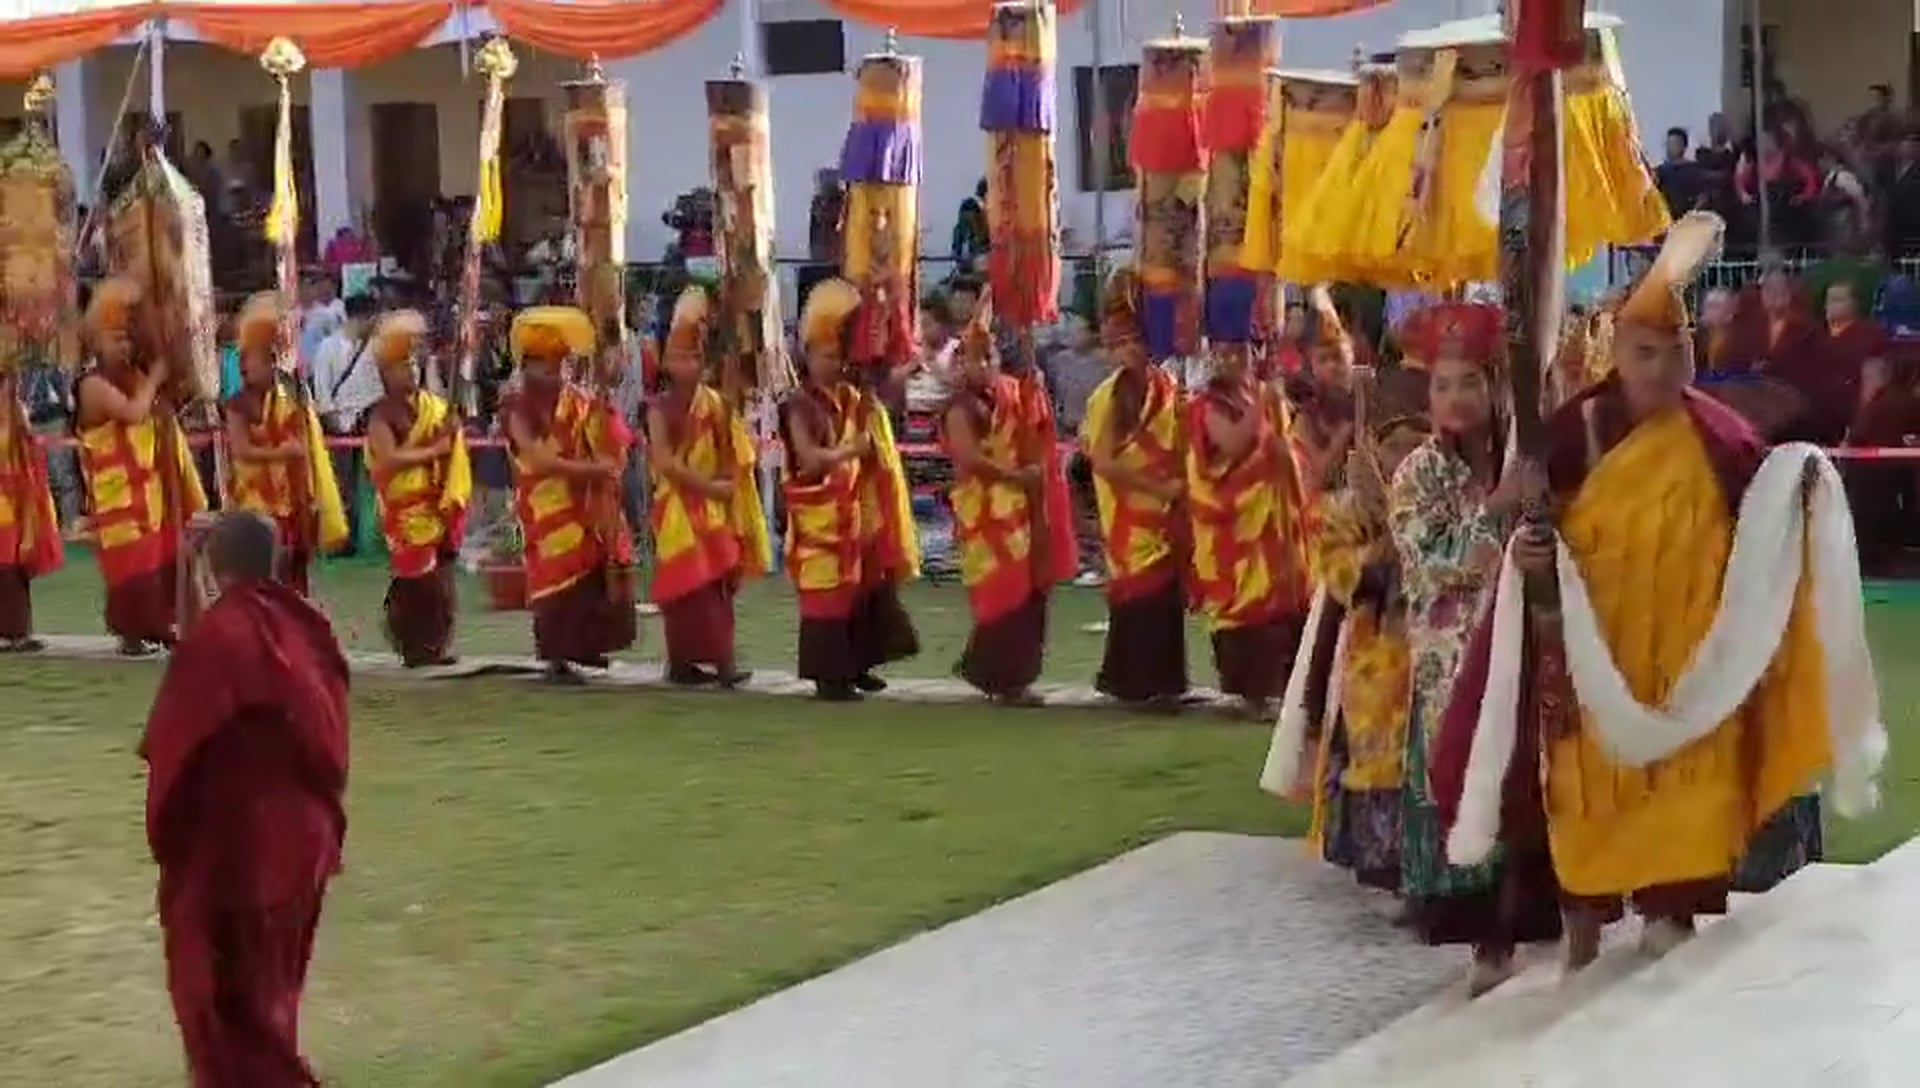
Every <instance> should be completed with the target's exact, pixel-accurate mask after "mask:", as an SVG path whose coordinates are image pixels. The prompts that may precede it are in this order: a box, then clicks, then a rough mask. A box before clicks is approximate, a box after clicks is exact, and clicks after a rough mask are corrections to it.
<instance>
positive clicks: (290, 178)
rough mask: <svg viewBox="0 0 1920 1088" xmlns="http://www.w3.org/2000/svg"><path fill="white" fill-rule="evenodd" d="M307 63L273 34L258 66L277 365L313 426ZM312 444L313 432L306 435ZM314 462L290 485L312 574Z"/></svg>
mask: <svg viewBox="0 0 1920 1088" xmlns="http://www.w3.org/2000/svg"><path fill="white" fill-rule="evenodd" d="M306 66H307V58H306V55H305V54H303V53H301V52H300V47H299V46H297V45H295V44H293V42H292V41H290V40H288V39H286V38H275V39H273V40H272V41H270V42H268V43H267V48H266V51H265V52H263V53H261V54H260V67H261V68H263V69H265V70H266V73H267V74H268V75H270V76H272V77H273V81H274V83H275V84H276V85H277V86H278V90H279V95H280V99H279V103H280V110H279V118H278V120H277V122H276V124H275V127H274V133H273V200H272V203H271V204H269V205H268V207H267V221H266V233H267V242H268V244H270V245H272V246H273V256H274V286H275V287H276V288H277V289H278V291H279V294H280V345H281V348H282V354H281V356H280V358H279V359H277V360H275V363H276V369H277V370H279V371H280V372H281V373H283V374H286V375H288V376H290V377H291V378H292V380H293V399H294V406H295V411H296V412H298V413H299V416H300V420H301V426H302V428H303V429H305V428H310V427H313V426H315V425H316V424H315V422H314V420H313V416H312V413H311V412H310V410H309V408H310V401H309V398H308V396H307V377H306V366H305V360H303V359H301V358H300V351H299V344H300V311H299V307H300V253H299V247H298V243H299V239H300V193H299V190H298V188H297V187H296V186H297V184H298V183H297V181H296V179H295V177H294V173H293V86H292V82H291V81H292V79H293V77H294V76H295V75H296V74H298V73H299V72H300V71H302V70H303V69H305V68H306ZM215 433H216V436H217V437H216V438H215V439H214V447H213V448H214V457H215V462H214V475H215V476H216V477H218V478H219V485H220V491H221V494H222V495H223V496H224V495H225V493H226V483H227V464H226V462H227V429H226V428H225V427H221V428H219V429H218V430H217V431H216V432H215ZM306 442H307V445H308V446H309V447H311V446H312V445H313V435H312V434H310V433H309V434H308V435H307V436H306ZM322 448H324V447H322ZM313 470H314V468H313V466H312V465H304V466H302V465H289V466H288V468H287V485H288V491H289V492H290V494H289V496H288V500H289V503H290V504H291V505H292V507H293V511H292V512H293V526H294V527H293V535H294V539H293V540H291V541H289V542H288V545H289V547H291V548H293V549H294V550H296V551H302V550H304V551H306V552H307V553H308V554H309V555H311V556H312V561H311V562H310V563H309V567H310V568H311V576H317V575H318V574H319V569H320V562H319V559H320V556H319V547H318V544H319V541H320V525H319V517H318V513H317V511H316V509H315V507H314V496H313Z"/></svg>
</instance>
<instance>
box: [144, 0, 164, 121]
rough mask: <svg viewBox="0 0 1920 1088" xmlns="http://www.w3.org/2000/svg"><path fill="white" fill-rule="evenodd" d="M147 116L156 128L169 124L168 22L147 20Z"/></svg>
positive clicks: (162, 19) (158, 19)
mask: <svg viewBox="0 0 1920 1088" xmlns="http://www.w3.org/2000/svg"><path fill="white" fill-rule="evenodd" d="M147 48H148V51H149V52H150V53H152V56H150V57H149V58H147V116H148V117H150V118H151V119H152V120H151V122H150V123H151V124H152V125H153V126H154V127H159V128H164V126H165V125H166V123H167V20H166V18H165V17H164V16H162V17H160V18H156V19H149V20H147Z"/></svg>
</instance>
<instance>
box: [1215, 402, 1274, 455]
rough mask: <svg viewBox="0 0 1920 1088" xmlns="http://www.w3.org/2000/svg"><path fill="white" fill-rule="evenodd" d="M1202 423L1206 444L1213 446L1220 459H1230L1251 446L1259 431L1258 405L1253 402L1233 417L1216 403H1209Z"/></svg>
mask: <svg viewBox="0 0 1920 1088" xmlns="http://www.w3.org/2000/svg"><path fill="white" fill-rule="evenodd" d="M1203 423H1204V425H1205V427H1206V430H1207V444H1208V445H1209V446H1211V447H1213V450H1214V452H1215V453H1216V454H1218V455H1219V458H1220V460H1223V461H1232V460H1235V459H1236V458H1238V457H1240V456H1241V455H1242V454H1245V453H1246V452H1247V451H1248V450H1249V449H1252V448H1253V440H1254V437H1255V436H1256V435H1258V434H1259V433H1260V405H1259V404H1257V403H1256V404H1255V405H1254V406H1252V407H1251V408H1249V409H1247V410H1246V411H1244V412H1242V413H1240V417H1239V418H1238V419H1235V418H1233V417H1231V416H1229V415H1227V413H1226V412H1225V411H1224V410H1223V409H1221V408H1220V407H1219V406H1218V405H1209V406H1208V407H1207V411H1206V414H1205V416H1204V417H1203Z"/></svg>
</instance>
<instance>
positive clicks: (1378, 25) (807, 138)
mask: <svg viewBox="0 0 1920 1088" xmlns="http://www.w3.org/2000/svg"><path fill="white" fill-rule="evenodd" d="M748 2H749V0H728V4H727V10H726V11H725V12H723V13H722V14H721V15H720V16H719V17H717V18H715V19H714V20H712V21H711V22H709V23H708V24H707V25H705V26H703V27H701V28H700V29H698V30H696V31H695V32H693V33H692V34H690V35H688V36H687V37H686V38H684V39H682V40H681V41H679V42H677V43H675V44H674V45H673V46H671V47H669V48H667V49H664V50H661V51H659V52H656V53H651V54H647V55H645V56H640V57H633V58H627V59H624V60H616V61H609V62H608V63H607V65H606V67H607V72H608V75H609V76H610V77H611V78H616V79H622V80H625V81H626V83H627V95H628V102H629V110H630V116H629V126H630V138H629V144H628V146H629V149H630V155H631V163H630V171H631V176H630V179H629V199H630V208H629V218H628V223H629V227H628V252H629V255H630V257H631V258H632V259H636V260H645V259H649V258H652V257H656V256H658V255H659V254H660V252H661V251H662V249H663V248H664V247H665V245H666V242H667V238H668V232H667V230H666V228H665V227H664V226H663V225H662V224H661V222H660V213H661V212H662V211H664V210H665V209H666V207H667V206H668V204H669V202H670V201H671V200H672V198H673V197H674V196H675V195H676V194H678V193H680V192H683V191H685V190H687V189H689V188H692V187H693V186H696V185H699V184H702V183H704V182H705V181H706V178H707V161H706V143H707V129H706V113H705V102H704V97H703V90H702V84H703V83H704V81H705V80H707V79H710V78H715V77H719V76H722V75H724V74H725V73H726V71H727V68H728V65H729V64H730V63H731V61H732V60H733V57H734V55H735V54H736V53H738V52H741V51H742V46H743V41H742V37H743V29H744V27H745V25H746V24H745V11H746V5H747V3H748ZM1743 2H1744V0H1723V2H1721V3H1709V2H1706V0H1697V2H1675V0H1594V2H1593V3H1592V4H1591V6H1592V7H1593V8H1595V9H1598V10H1604V11H1610V12H1612V13H1614V14H1617V15H1619V16H1621V17H1622V18H1623V19H1625V20H1626V23H1627V26H1626V29H1625V31H1624V32H1623V44H1624V50H1625V57H1626V66H1627V76H1628V81H1629V85H1630V87H1631V90H1632V94H1633V100H1634V105H1635V107H1636V112H1637V113H1638V115H1639V119H1640V125H1641V134H1642V137H1643V139H1645V140H1646V141H1647V143H1648V145H1649V147H1656V146H1657V145H1658V143H1659V140H1660V134H1661V133H1663V132H1664V131H1665V130H1666V128H1667V127H1669V126H1671V125H1685V126H1687V127H1689V128H1691V129H1693V130H1695V131H1698V130H1700V129H1701V128H1702V127H1703V126H1704V122H1705V115H1706V113H1708V112H1710V111H1711V110H1712V109H1713V108H1714V107H1715V105H1716V104H1718V103H1719V102H1720V101H1721V99H1722V96H1723V87H1724V82H1725V78H1724V73H1723V69H1722V67H1721V65H1719V64H1717V63H1715V62H1714V60H1713V58H1720V57H1723V56H1724V55H1725V54H1726V53H1727V51H1728V50H1727V45H1728V43H1727V41H1726V34H1727V28H1728V24H1729V20H1728V15H1727V8H1726V4H1727V3H1743ZM1875 2H1882V0H1875ZM1095 6H1097V7H1099V8H1100V9H1101V10H1102V15H1103V17H1104V18H1105V20H1106V22H1105V26H1104V28H1103V30H1104V38H1105V41H1104V46H1105V51H1106V62H1107V63H1109V64H1116V63H1130V62H1133V61H1136V60H1137V59H1138V57H1139V53H1140V46H1141V44H1142V43H1143V42H1144V41H1146V40H1148V39H1151V38H1155V37H1160V36H1163V35H1165V34H1166V33H1167V32H1168V31H1169V30H1170V28H1171V25H1172V18H1173V13H1174V12H1175V11H1176V10H1178V11H1180V13H1181V14H1182V15H1183V17H1184V19H1185V22H1186V26H1187V29H1188V32H1189V33H1195V34H1198V33H1204V31H1205V28H1206V24H1207V21H1208V20H1209V19H1210V18H1211V13H1212V11H1213V10H1214V7H1215V3H1214V0H1131V2H1124V3H1123V2H1120V0H1100V2H1099V3H1097V4H1095V3H1094V2H1092V0H1089V3H1087V4H1086V5H1085V7H1084V8H1083V10H1082V13H1081V14H1079V15H1076V16H1074V17H1072V18H1069V19H1066V20H1063V23H1062V25H1061V27H1060V42H1059V79H1058V84H1057V86H1058V92H1059V94H1060V102H1059V109H1058V116H1059V119H1060V125H1061V129H1060V131H1059V133H1058V135H1057V139H1058V140H1059V148H1060V157H1059V161H1060V168H1061V172H1060V190H1061V201H1062V215H1063V225H1064V226H1065V228H1066V229H1067V230H1068V231H1069V232H1070V233H1071V236H1072V239H1073V241H1074V242H1075V243H1076V248H1085V247H1086V246H1088V245H1090V244H1091V242H1092V239H1093V223H1094V203H1095V198H1094V197H1093V196H1092V195H1091V194H1086V193H1082V192H1080V185H1079V178H1078V176H1077V171H1078V164H1077V158H1076V156H1075V154H1074V147H1075V141H1076V139H1077V133H1076V131H1075V129H1074V123H1075V121H1074V118H1075V114H1074V101H1073V74H1072V72H1073V69H1074V68H1075V67H1076V66H1081V65H1090V64H1091V63H1092V62H1093V22H1092V16H1091V14H1090V13H1089V11H1088V10H1087V9H1091V8H1093V7H1095ZM1492 7H1493V4H1492V3H1491V2H1490V0H1395V2H1393V3H1389V4H1386V5H1383V6H1380V7H1377V8H1373V9H1370V10H1367V11H1363V12H1358V13H1354V14H1350V15H1342V16H1335V17H1332V18H1327V19H1296V20H1285V21H1283V23H1282V26H1281V57H1282V63H1283V64H1285V65H1287V66H1291V67H1306V68H1338V67H1345V66H1346V64H1347V63H1348V61H1349V59H1350V57H1351V55H1352V53H1353V50H1354V48H1355V47H1356V46H1359V47H1362V48H1365V49H1368V50H1384V49H1387V48H1390V47H1391V45H1392V43H1393V41H1394V39H1395V38H1397V37H1398V36H1399V35H1401V34H1403V33H1405V32H1407V31H1409V30H1414V29H1419V28H1421V27H1426V26H1430V25H1432V24H1435V23H1438V22H1441V21H1444V20H1447V19H1452V18H1457V17H1460V16H1463V15H1474V14H1481V13H1484V12H1487V11H1489V10H1491V9H1492ZM758 9H759V14H760V17H761V18H762V19H763V20H768V21H772V20H782V19H821V18H832V17H834V16H833V13H832V11H831V10H830V9H828V8H826V7H825V6H824V5H823V4H821V3H820V2H819V0H758ZM1733 25H1734V26H1735V27H1737V25H1738V24H1737V22H1735V23H1734V24H1733ZM485 29H487V25H486V20H485V19H484V16H483V15H478V14H476V15H473V16H469V17H468V22H466V23H465V24H461V25H457V26H456V25H454V24H453V23H451V22H450V24H449V26H448V27H447V28H444V29H443V31H442V32H441V34H440V35H438V40H440V41H442V42H445V41H447V40H449V39H453V40H455V41H457V39H458V38H459V36H460V35H461V34H462V33H463V32H464V33H478V32H480V31H482V30H485ZM174 32H175V33H180V32H181V29H180V28H177V27H176V28H175V29H174ZM883 37H884V31H883V30H881V29H879V28H872V27H866V26H862V25H860V24H856V23H851V22H849V23H847V24H846V38H847V55H848V59H849V67H850V68H851V66H852V65H853V64H854V63H857V60H858V58H859V57H860V56H861V55H863V54H865V53H868V52H871V51H873V50H875V49H878V48H879V47H880V45H881V43H882V40H883ZM901 48H902V49H903V50H905V51H907V52H912V53H916V54H918V55H920V56H921V57H923V58H924V59H925V73H926V76H925V78H926V86H925V96H924V125H925V131H926V148H927V151H926V178H925V182H924V184H923V186H922V192H921V221H922V223H923V224H924V225H925V234H924V236H923V248H924V249H925V250H926V251H927V252H929V253H930V254H941V253H944V252H945V250H946V246H947V238H948V234H949V232H950V230H951V227H952V223H953V215H954V211H955V209H956V208H957V207H958V206H959V204H960V202H961V200H963V199H964V198H965V197H966V196H967V195H969V194H970V193H971V192H972V190H973V187H974V185H975V184H976V183H977V182H978V180H979V178H980V176H981V172H982V168H983V165H984V156H985V145H984V140H983V138H982V137H981V135H980V132H979V128H978V123H977V110H978V105H979V92H980V79H981V73H982V67H983V47H982V45H981V44H980V43H978V42H950V41H937V40H924V39H914V38H905V39H902V41H901ZM517 51H518V52H519V53H520V56H521V60H522V63H521V67H520V72H519V74H518V76H517V77H516V79H515V80H514V83H513V90H512V93H514V94H515V95H519V96H527V95H532V94H536V93H541V92H540V91H537V90H536V88H545V91H544V93H545V96H546V97H547V98H548V101H549V118H550V121H551V123H552V126H553V129H554V130H555V131H556V132H557V131H558V127H559V114H560V109H561V100H560V92H559V89H558V87H557V84H558V82H559V81H561V80H563V79H567V78H572V77H573V76H574V75H575V74H577V72H578V71H579V66H578V65H577V64H576V63H574V62H572V61H568V60H564V59H561V58H556V57H552V56H546V55H542V54H539V53H537V52H536V51H534V50H531V49H527V48H517ZM133 52H134V51H133V50H132V49H131V48H130V47H127V46H119V47H115V48H113V49H110V50H107V51H104V52H103V53H101V54H100V55H98V56H96V57H94V58H91V59H90V60H89V61H88V62H87V63H86V64H85V65H84V71H85V73H86V95H85V106H84V108H85V112H86V116H87V120H88V123H87V125H86V126H85V127H86V129H87V130H88V134H89V136H90V137H91V138H92V140H94V141H96V142H97V141H100V140H104V138H105V133H106V132H107V131H109V129H110V128H111V125H112V122H113V118H114V114H115V111H116V109H117V107H118V105H119V101H120V97H121V92H122V89H123V87H124V86H125V84H126V81H127V77H128V74H129V70H130V66H131V63H132V57H133ZM464 55H465V54H463V52H462V50H461V49H460V48H459V47H458V45H457V44H441V45H435V46H430V47H427V48H423V49H418V50H415V51H414V52H412V53H411V54H409V55H407V56H405V57H401V58H397V59H395V60H391V61H388V62H386V63H384V64H379V65H374V66H371V67H368V68H361V69H354V70H351V71H348V72H346V73H344V75H343V77H341V86H340V87H339V88H338V94H337V95H336V94H335V93H333V89H332V88H329V91H328V93H326V94H323V95H322V96H320V105H321V106H322V107H323V108H322V109H320V110H316V113H315V119H314V124H315V125H316V127H319V126H323V125H327V124H330V123H332V117H333V111H331V110H327V109H325V108H324V107H326V106H328V105H331V104H332V103H333V102H335V101H338V102H342V103H343V104H344V117H342V118H340V119H339V123H340V124H341V125H343V126H344V132H342V133H316V138H315V140H314V146H315V148H316V149H317V150H318V149H326V150H329V151H332V150H333V149H339V148H344V151H345V159H346V162H345V163H344V167H345V171H344V172H345V175H346V180H347V185H348V189H349V200H350V202H351V209H350V211H351V213H352V214H358V213H360V212H363V211H364V210H365V209H366V208H367V207H368V206H369V205H370V204H371V203H372V198H373V193H372V192H371V189H372V176H373V175H372V149H371V140H370V135H369V124H368V106H370V105H371V104H372V103H375V102H381V101H422V102H434V103H436V104H437V105H438V107H439V143H440V175H441V180H442V186H443V190H444V191H445V192H446V193H448V194H450V195H451V194H458V193H464V192H468V191H470V190H471V188H472V185H473V181H472V180H471V179H472V178H473V176H474V173H475V165H474V159H475V155H476V154H477V144H478V136H479V115H478V109H479V107H478V105H477V102H478V98H479V93H480V91H479V87H478V85H477V84H476V82H475V81H474V80H473V79H472V78H471V77H470V76H463V73H462V71H461V60H462V59H463V57H464ZM1737 55H1738V54H1737V49H1736V50H1735V51H1734V57H1735V58H1736V63H1737ZM166 62H167V79H166V87H167V99H168V108H169V109H170V110H176V111H179V112H180V114H181V115H182V128H183V129H184V132H183V135H184V137H185V140H186V142H187V144H188V145H189V146H190V145H191V144H192V143H193V142H194V141H197V140H206V141H207V142H208V143H210V144H212V145H213V146H214V148H215V150H216V151H217V152H221V153H224V150H225V146H226V142H227V141H228V140H229V139H232V138H233V137H234V136H236V135H237V134H238V131H239V120H238V114H239V110H240V108H241V107H243V106H245V105H248V104H263V103H266V102H270V101H271V100H272V96H273V90H272V85H271V81H269V80H268V79H267V78H266V77H265V75H264V74H262V73H261V72H260V70H259V66H258V65H257V63H255V61H254V59H253V58H251V57H244V56H239V55H236V54H232V53H228V52H225V51H223V50H220V49H217V48H214V47H211V46H204V45H195V44H175V45H173V46H172V47H170V48H169V49H168V50H167V53H166ZM309 78H310V77H308V78H302V79H300V80H298V81H296V88H295V94H296V100H297V101H299V102H302V103H305V102H307V101H308V100H309V98H310V97H311V96H310V93H309ZM768 83H769V99H770V103H771V105H770V109H771V115H772V116H771V121H772V138H773V161H774V169H775V174H776V181H775V184H776V196H777V224H778V237H779V249H780V253H781V255H782V256H786V257H801V256H804V255H805V252H806V233H807V207H808V202H809V200H810V197H811V193H812V187H813V175H814V172H815V171H816V170H818V169H819V168H820V167H822V166H827V165H832V164H833V163H834V162H835V161H836V160H837V158H838V154H839V147H840V141H841V137H842V135H843V134H844V132H845V129H846V124H847V118H848V114H849V112H850V109H851V104H852V96H853V82H852V74H851V72H850V71H849V72H846V73H837V74H830V75H817V76H783V77H777V78H773V79H771V80H769V81H768ZM4 93H5V92H4V90H0V94H4ZM8 106H13V108H14V109H17V106H14V105H13V104H12V103H10V102H7V101H5V100H4V99H0V113H4V112H6V110H7V107H8ZM134 108H136V109H141V108H144V95H143V94H141V93H140V92H139V91H138V90H136V95H135V107H134ZM89 153H90V155H92V156H94V157H96V158H97V156H98V153H99V148H98V147H97V146H96V147H93V148H91V149H90V150H89ZM334 153H335V154H338V152H337V151H335V152H334ZM322 169H330V170H331V171H338V170H339V169H340V166H339V165H331V164H330V167H325V168H322ZM337 176H338V174H337V173H336V174H335V177H337ZM326 188H328V189H334V190H335V192H336V193H337V188H336V187H335V186H333V185H329V186H326ZM329 195H332V194H329ZM336 199H337V198H336ZM329 204H330V205H331V210H332V212H333V213H334V215H336V216H337V215H340V214H346V213H347V212H346V210H344V209H341V208H340V207H339V205H338V204H337V203H336V202H334V201H329ZM325 211H326V209H323V215H322V218H323V219H324V218H328V216H327V215H326V214H324V212H325ZM1131 216H1132V199H1131V195H1130V194H1128V193H1115V194H1111V195H1109V197H1108V198H1107V223H1108V233H1109V237H1110V238H1124V237H1125V236H1126V235H1127V233H1128V231H1129V227H1130V220H1131Z"/></svg>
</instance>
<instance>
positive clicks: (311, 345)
mask: <svg viewBox="0 0 1920 1088" xmlns="http://www.w3.org/2000/svg"><path fill="white" fill-rule="evenodd" d="M301 294H302V295H303V296H305V297H304V298H302V300H301V306H300V362H301V363H302V364H303V365H305V366H312V365H313V360H314V357H315V356H317V355H318V354H319V353H320V345H321V344H322V343H324V342H325V341H326V339H327V337H329V336H332V335H333V334H334V333H336V332H339V331H340V326H342V325H345V324H346V323H347V306H346V303H344V302H341V301H340V289H339V286H338V284H337V283H335V281H334V279H333V277H332V276H331V275H325V274H323V275H321V276H318V277H316V278H314V279H311V280H309V281H307V282H306V283H305V284H304V285H303V288H302V291H301Z"/></svg>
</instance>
